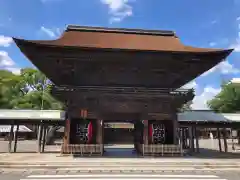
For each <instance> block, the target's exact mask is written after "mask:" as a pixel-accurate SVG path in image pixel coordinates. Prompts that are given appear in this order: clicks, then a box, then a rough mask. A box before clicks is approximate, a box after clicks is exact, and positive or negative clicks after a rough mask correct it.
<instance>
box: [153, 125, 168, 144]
mask: <svg viewBox="0 0 240 180" xmlns="http://www.w3.org/2000/svg"><path fill="white" fill-rule="evenodd" d="M165 139H166V128H165V125H164V124H153V141H154V143H155V144H164V143H165Z"/></svg>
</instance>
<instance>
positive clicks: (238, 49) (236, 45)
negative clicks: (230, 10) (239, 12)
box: [229, 17, 240, 52]
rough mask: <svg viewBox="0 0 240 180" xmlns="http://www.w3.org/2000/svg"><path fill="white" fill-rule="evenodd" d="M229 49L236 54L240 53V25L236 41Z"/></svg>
mask: <svg viewBox="0 0 240 180" xmlns="http://www.w3.org/2000/svg"><path fill="white" fill-rule="evenodd" d="M237 21H240V17H238V18H237ZM229 48H231V49H234V51H235V52H240V24H238V34H237V37H236V40H235V41H234V42H233V43H232V44H231V45H230V46H229Z"/></svg>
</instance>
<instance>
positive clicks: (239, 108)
mask: <svg viewBox="0 0 240 180" xmlns="http://www.w3.org/2000/svg"><path fill="white" fill-rule="evenodd" d="M208 106H209V108H210V109H212V110H214V111H216V112H222V113H235V112H240V84H239V83H225V84H223V85H222V90H221V92H220V93H219V94H217V95H216V96H215V98H213V99H212V100H210V101H209V102H208Z"/></svg>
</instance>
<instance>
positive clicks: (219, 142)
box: [217, 128, 222, 152]
mask: <svg viewBox="0 0 240 180" xmlns="http://www.w3.org/2000/svg"><path fill="white" fill-rule="evenodd" d="M217 137H218V146H219V151H220V152H222V143H221V134H220V130H219V128H217Z"/></svg>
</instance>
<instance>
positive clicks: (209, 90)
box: [191, 86, 221, 110]
mask: <svg viewBox="0 0 240 180" xmlns="http://www.w3.org/2000/svg"><path fill="white" fill-rule="evenodd" d="M220 91H221V89H220V88H213V87H211V86H207V87H205V88H204V89H203V92H202V93H201V94H200V95H196V96H195V97H194V99H193V101H192V103H193V104H192V105H191V107H192V108H193V109H195V110H197V109H198V110H205V109H209V108H208V106H207V102H208V101H209V100H211V99H213V98H214V97H215V96H216V95H217V94H218V93H220Z"/></svg>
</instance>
